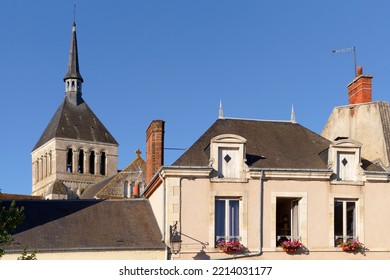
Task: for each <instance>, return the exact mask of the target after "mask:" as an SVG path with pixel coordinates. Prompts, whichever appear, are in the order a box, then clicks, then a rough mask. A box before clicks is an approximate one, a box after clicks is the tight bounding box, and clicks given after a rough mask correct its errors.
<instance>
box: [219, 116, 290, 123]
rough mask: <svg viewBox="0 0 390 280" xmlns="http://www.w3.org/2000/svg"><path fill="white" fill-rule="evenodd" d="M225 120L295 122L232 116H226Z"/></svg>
mask: <svg viewBox="0 0 390 280" xmlns="http://www.w3.org/2000/svg"><path fill="white" fill-rule="evenodd" d="M223 119H225V120H240V121H258V122H283V123H284V122H285V123H293V122H292V121H291V120H264V119H248V118H231V117H224V118H223Z"/></svg>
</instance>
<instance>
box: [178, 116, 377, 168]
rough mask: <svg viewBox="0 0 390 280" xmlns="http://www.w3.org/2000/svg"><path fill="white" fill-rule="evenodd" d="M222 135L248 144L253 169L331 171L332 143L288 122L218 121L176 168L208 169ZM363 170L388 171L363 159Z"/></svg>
mask: <svg viewBox="0 0 390 280" xmlns="http://www.w3.org/2000/svg"><path fill="white" fill-rule="evenodd" d="M221 134H236V135H239V136H241V137H244V138H245V139H246V140H247V142H246V159H247V161H246V164H247V165H248V166H249V167H250V168H286V169H289V168H291V169H327V168H328V167H327V161H328V160H327V155H328V152H327V150H328V148H329V145H330V143H331V142H330V141H329V140H328V139H326V138H324V137H322V136H321V135H319V134H317V133H315V132H313V131H311V130H309V129H307V128H305V127H303V126H302V125H300V124H298V123H294V122H288V121H265V120H246V119H229V118H223V119H218V120H217V121H216V122H215V123H214V124H213V125H212V126H211V127H210V128H209V129H208V130H207V131H206V132H205V133H204V134H203V135H202V136H201V137H200V138H199V139H198V140H197V141H196V142H195V143H194V144H193V145H192V146H191V147H190V148H189V149H188V150H187V151H186V152H185V153H184V154H183V155H182V156H181V157H180V158H179V159H178V160H176V161H175V162H174V163H173V164H172V165H173V166H208V164H209V158H210V141H211V139H212V138H214V137H215V136H218V135H221ZM362 168H363V169H364V170H369V171H384V169H383V168H381V167H379V166H377V165H375V164H373V163H372V162H370V161H368V160H366V159H363V158H362Z"/></svg>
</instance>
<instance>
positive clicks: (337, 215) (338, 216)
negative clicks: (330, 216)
mask: <svg viewBox="0 0 390 280" xmlns="http://www.w3.org/2000/svg"><path fill="white" fill-rule="evenodd" d="M334 235H335V236H343V202H342V201H338V200H336V201H335V202H334ZM336 239H337V237H336Z"/></svg>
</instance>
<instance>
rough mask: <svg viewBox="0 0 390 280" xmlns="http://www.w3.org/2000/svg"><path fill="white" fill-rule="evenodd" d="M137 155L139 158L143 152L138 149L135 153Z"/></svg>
mask: <svg viewBox="0 0 390 280" xmlns="http://www.w3.org/2000/svg"><path fill="white" fill-rule="evenodd" d="M135 153H136V154H137V158H139V157H141V151H140V149H137V150H136V151H135Z"/></svg>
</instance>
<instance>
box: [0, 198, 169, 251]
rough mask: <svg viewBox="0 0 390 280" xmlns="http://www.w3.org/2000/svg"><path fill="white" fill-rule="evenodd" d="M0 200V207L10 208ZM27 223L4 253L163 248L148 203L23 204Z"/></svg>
mask: <svg viewBox="0 0 390 280" xmlns="http://www.w3.org/2000/svg"><path fill="white" fill-rule="evenodd" d="M9 203H10V201H3V202H2V203H1V206H5V205H7V204H9ZM16 205H17V206H23V207H24V213H25V220H24V222H23V223H22V224H21V225H19V226H18V227H17V228H16V230H15V232H14V233H13V237H14V241H13V242H12V244H11V245H9V246H7V247H6V248H5V249H6V250H20V249H23V247H24V246H25V245H27V246H28V248H29V250H37V251H45V250H50V251H57V250H59V251H69V250H99V249H104V250H125V249H126V250H132V249H134V250H146V249H156V250H163V249H164V248H165V245H164V244H163V243H162V242H161V233H160V230H159V227H158V225H157V222H156V220H155V217H154V215H153V212H152V209H151V206H150V204H149V201H147V200H144V199H137V200H120V201H111V200H72V201H70V200H43V201H34V200H29V201H27V200H24V201H16Z"/></svg>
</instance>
